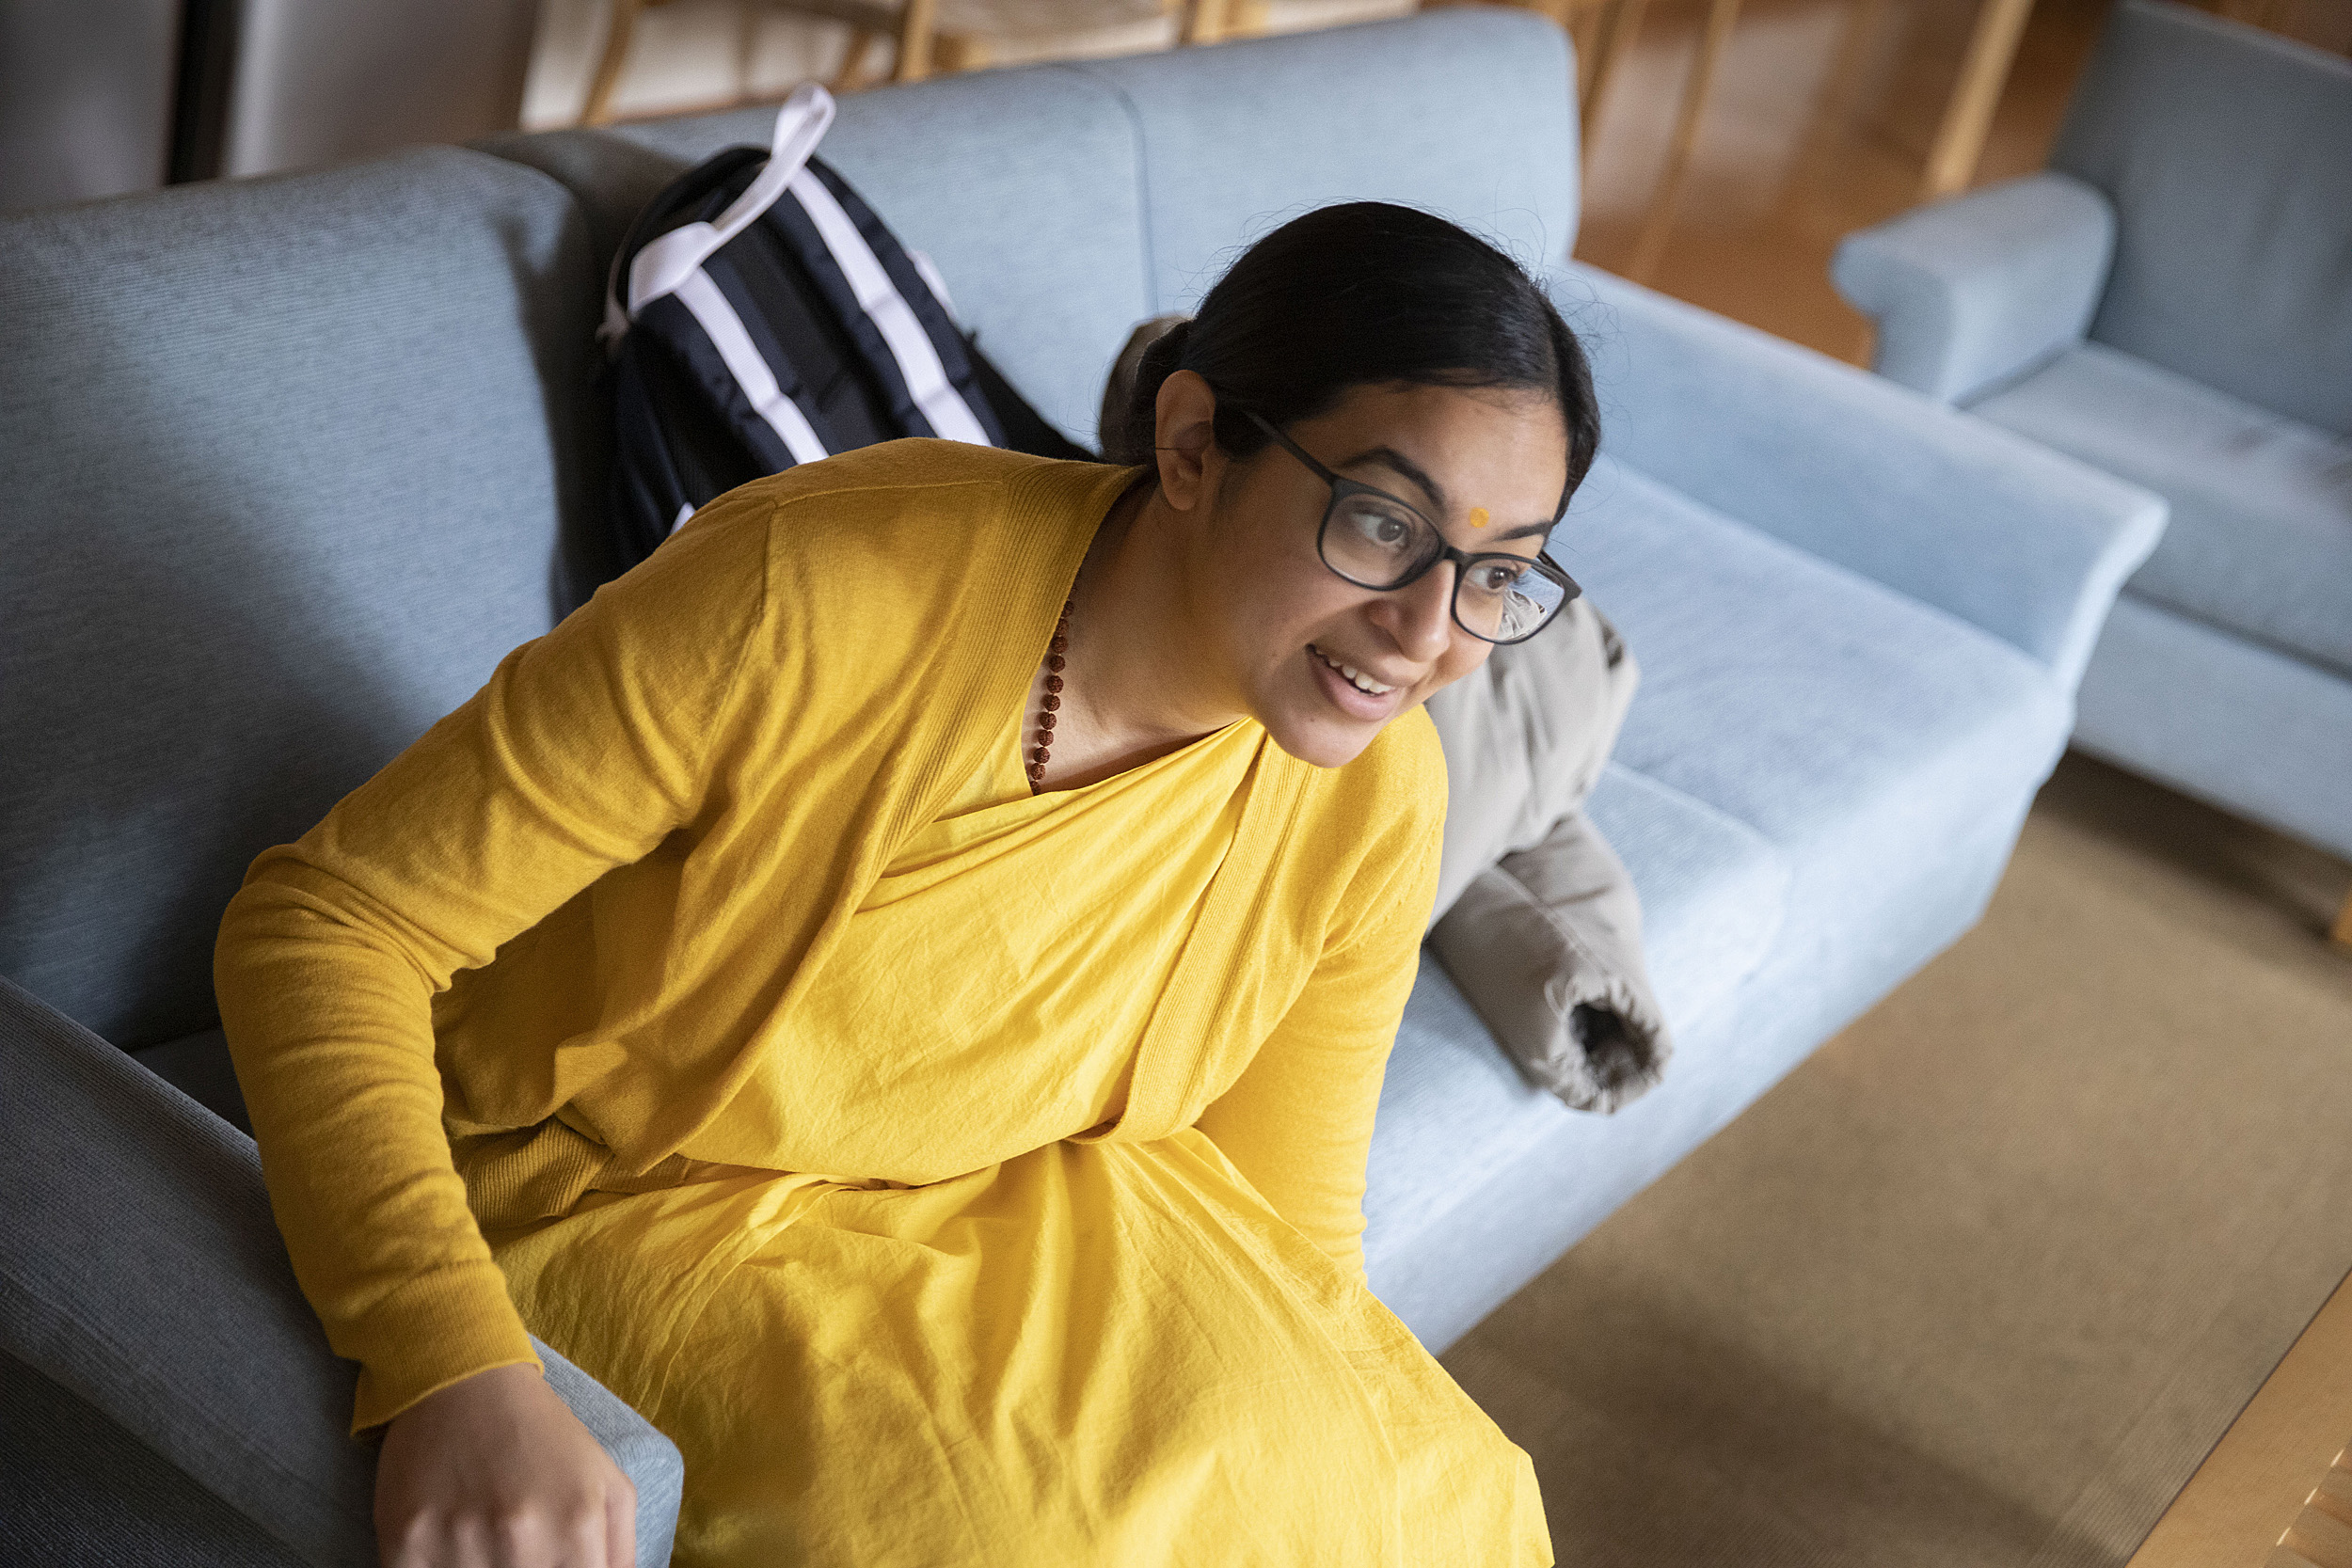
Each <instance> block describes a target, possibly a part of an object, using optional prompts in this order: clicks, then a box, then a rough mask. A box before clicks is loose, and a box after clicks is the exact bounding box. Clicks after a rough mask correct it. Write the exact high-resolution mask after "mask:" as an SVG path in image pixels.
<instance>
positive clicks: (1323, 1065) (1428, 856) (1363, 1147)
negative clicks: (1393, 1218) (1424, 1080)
mask: <svg viewBox="0 0 2352 1568" xmlns="http://www.w3.org/2000/svg"><path fill="white" fill-rule="evenodd" d="M1442 817H1443V803H1442V800H1440V801H1439V803H1438V812H1437V814H1436V816H1433V817H1431V818H1430V819H1429V820H1427V821H1426V822H1425V823H1414V824H1411V825H1410V828H1411V831H1410V832H1406V833H1403V834H1400V835H1399V837H1400V838H1401V840H1402V842H1401V844H1400V846H1399V848H1398V850H1397V851H1396V853H1395V854H1394V855H1393V856H1392V857H1391V862H1390V863H1389V864H1388V865H1387V866H1386V867H1385V868H1384V867H1380V866H1377V865H1373V866H1367V867H1366V868H1365V869H1364V872H1363V873H1362V874H1361V875H1360V876H1359V879H1358V881H1357V883H1356V887H1357V888H1360V889H1362V892H1361V894H1360V895H1359V898H1360V906H1361V907H1359V908H1358V909H1356V910H1353V911H1350V913H1351V915H1352V917H1353V918H1352V919H1350V921H1349V922H1348V923H1347V925H1346V927H1343V930H1342V931H1341V932H1340V933H1338V934H1336V935H1335V936H1334V938H1333V940H1332V941H1331V942H1330V943H1329V944H1328V945H1327V948H1326V950H1325V953H1324V955H1323V957H1322V958H1321V959H1320V961H1318V962H1317V964H1316V966H1315V969H1314V972H1313V974H1311V976H1310V977H1309V979H1308V981H1307V985H1306V987H1305V989H1304V990H1302V991H1301V992H1300V993H1299V996H1298V998H1297V1000H1296V1001H1295V1002H1294V1003H1293V1004H1292V1006H1291V1007H1290V1009H1289V1011H1288V1012H1286V1013H1284V1014H1283V1016H1282V1021H1281V1022H1280V1023H1279V1024H1278V1025H1277V1026H1276V1028H1275V1030H1274V1032H1273V1033H1272V1034H1271V1035H1270V1036H1269V1037H1267V1038H1266V1040H1265V1043H1264V1044H1263V1045H1262V1046H1260V1047H1259V1049H1258V1053H1257V1054H1256V1056H1254V1057H1253V1058H1251V1060H1250V1064H1249V1066H1248V1067H1247V1068H1246V1069H1243V1070H1242V1074H1241V1076H1240V1077H1239V1078H1238V1079H1236V1080H1235V1081H1234V1083H1233V1085H1232V1087H1231V1088H1229V1089H1227V1090H1226V1091H1225V1093H1224V1094H1223V1095H1222V1096H1221V1097H1219V1098H1218V1099H1217V1100H1216V1101H1213V1102H1212V1103H1211V1104H1210V1105H1209V1107H1208V1109H1207V1110H1205V1111H1203V1112H1202V1113H1201V1115H1200V1122H1199V1123H1198V1125H1199V1127H1200V1131H1201V1132H1205V1133H1207V1134H1208V1136H1209V1139H1210V1141H1211V1142H1213V1143H1215V1144H1216V1146H1217V1148H1218V1149H1220V1150H1221V1151H1222V1152H1223V1153H1224V1155H1225V1157H1226V1158H1227V1159H1229V1160H1231V1161H1232V1162H1233V1164H1235V1165H1236V1166H1237V1167H1239V1169H1240V1170H1241V1173H1242V1174H1243V1175H1244V1176H1246V1177H1248V1179H1249V1182H1250V1184H1251V1185H1252V1186H1254V1187H1256V1188H1257V1189H1258V1192H1259V1195H1260V1196H1263V1198H1264V1199H1265V1200H1266V1201H1267V1202H1268V1203H1270V1204H1272V1205H1273V1206H1274V1210H1275V1212H1277V1213H1279V1214H1280V1215H1281V1216H1282V1217H1283V1218H1284V1219H1286V1220H1288V1221H1289V1222H1290V1223H1291V1224H1292V1225H1294V1226H1295V1227H1298V1229H1299V1230H1300V1231H1302V1232H1303V1233H1305V1235H1306V1236H1307V1237H1308V1239H1309V1240H1311V1241H1312V1242H1313V1243H1315V1244H1316V1245H1317V1246H1319V1247H1321V1248H1322V1249H1323V1250H1324V1251H1325V1252H1326V1253H1327V1254H1329V1255H1330V1256H1331V1257H1332V1258H1334V1259H1337V1260H1338V1261H1339V1262H1340V1263H1341V1264H1342V1265H1343V1266H1344V1267H1346V1268H1347V1269H1349V1270H1350V1271H1352V1272H1354V1273H1356V1274H1358V1275H1361V1273H1362V1272H1363V1267H1364V1247H1363V1231H1364V1209H1363V1202H1364V1167H1365V1164H1366V1161H1367V1159H1368V1157H1369V1155H1370V1151H1371V1148H1372V1123H1373V1115H1374V1113H1375V1111H1376V1110H1377V1109H1378V1107H1379V1101H1380V1081H1381V1078H1382V1075H1383V1073H1384V1072H1385V1070H1386V1069H1387V1066H1388V1059H1389V1050H1390V1047H1391V1045H1393V1044H1394V1043H1395V1040H1396V1027H1397V1022H1398V1021H1399V1020H1400V1019H1402V1018H1403V1017H1404V1014H1405V999H1406V996H1408V995H1409V994H1410V993H1411V991H1412V989H1413V977H1414V975H1415V974H1416V973H1417V966H1418V963H1419V957H1420V948H1421V938H1422V927H1424V926H1426V925H1427V924H1428V919H1429V906H1430V902H1431V900H1432V899H1434V898H1435V897H1436V896H1437V889H1438V831H1439V830H1438V823H1439V822H1440V821H1441V820H1442ZM1382 869H1386V870H1387V871H1388V873H1389V874H1388V875H1387V876H1386V877H1382V876H1380V875H1379V872H1380V871H1381V870H1382ZM1353 891H1354V890H1353V889H1352V890H1351V892H1352V893H1353Z"/></svg>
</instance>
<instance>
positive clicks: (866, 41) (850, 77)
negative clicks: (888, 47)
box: [825, 27, 882, 95]
mask: <svg viewBox="0 0 2352 1568" xmlns="http://www.w3.org/2000/svg"><path fill="white" fill-rule="evenodd" d="M881 36H882V35H880V34H879V33H877V32H875V31H874V29H872V28H871V27H852V28H850V47H849V48H848V49H847V50H846V51H844V52H843V54H842V55H841V69H840V70H839V71H835V72H834V78H833V80H832V81H830V82H828V83H826V84H825V87H826V90H827V91H829V92H832V93H834V94H836V95H838V94H842V93H851V92H855V91H857V90H858V88H860V87H864V86H865V85H866V55H869V54H871V53H872V52H873V48H874V40H876V39H877V38H879V37H881Z"/></svg>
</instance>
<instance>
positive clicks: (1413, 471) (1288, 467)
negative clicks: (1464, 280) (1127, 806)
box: [1161, 372, 1567, 768]
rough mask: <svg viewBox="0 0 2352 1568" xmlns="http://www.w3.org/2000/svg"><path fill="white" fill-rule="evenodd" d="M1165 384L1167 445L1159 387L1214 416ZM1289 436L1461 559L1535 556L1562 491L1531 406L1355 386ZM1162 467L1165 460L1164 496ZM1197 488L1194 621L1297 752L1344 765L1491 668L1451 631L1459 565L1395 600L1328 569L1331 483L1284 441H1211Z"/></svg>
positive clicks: (1233, 684) (1516, 400) (1562, 443)
mask: <svg viewBox="0 0 2352 1568" xmlns="http://www.w3.org/2000/svg"><path fill="white" fill-rule="evenodd" d="M1168 379H1169V386H1168V388H1163V393H1162V404H1161V413H1162V416H1163V418H1162V422H1161V429H1162V432H1163V436H1164V437H1165V436H1169V435H1174V434H1176V433H1175V432H1172V431H1170V430H1169V423H1170V421H1169V420H1168V419H1167V416H1168V414H1169V413H1170V412H1171V409H1170V408H1169V406H1168V404H1169V403H1170V401H1171V400H1170V399H1169V397H1168V393H1169V392H1171V391H1173V392H1175V393H1177V394H1178V395H1177V399H1176V400H1175V401H1178V402H1180V403H1192V402H1198V403H1200V404H1204V405H1206V406H1207V407H1208V408H1213V407H1214V402H1213V394H1211V393H1210V392H1209V390H1208V386H1207V383H1205V382H1202V381H1201V380H1200V378H1199V377H1198V376H1195V375H1192V374H1190V373H1189V372H1180V373H1179V375H1177V376H1171V377H1169V378H1168ZM1180 380H1182V381H1185V382H1189V383H1191V384H1192V385H1191V386H1189V387H1184V388H1179V387H1177V386H1176V385H1175V384H1176V383H1177V382H1179V381H1180ZM1284 434H1285V435H1287V436H1290V438H1291V439H1292V440H1293V441H1294V442H1295V443H1296V444H1297V446H1298V447H1299V448H1300V449H1301V450H1302V451H1305V452H1307V453H1308V455H1310V456H1311V457H1313V458H1314V459H1315V460H1316V461H1318V462H1320V463H1321V464H1323V466H1324V467H1327V468H1329V469H1331V470H1332V471H1333V472H1335V473H1337V474H1339V475H1340V476H1341V477H1342V478H1343V479H1350V480H1354V481H1356V482H1358V483H1362V484H1367V485H1371V486H1373V487H1374V488H1375V489H1378V490H1382V491H1385V492H1387V493H1388V494H1389V495H1390V496H1392V497H1394V498H1395V499H1399V500H1402V501H1405V502H1406V503H1407V504H1408V505H1410V506H1412V507H1413V508H1414V509H1415V510H1416V511H1418V512H1420V513H1421V514H1422V515H1423V516H1425V517H1427V518H1429V519H1430V520H1431V521H1432V522H1434V523H1436V524H1437V525H1438V531H1440V532H1441V533H1443V534H1444V536H1445V539H1446V542H1447V543H1448V544H1451V545H1453V546H1454V547H1455V548H1457V549H1460V550H1464V551H1474V552H1486V551H1507V552H1509V553H1512V554H1515V555H1523V556H1529V557H1533V556H1534V554H1535V553H1536V552H1537V551H1538V550H1540V549H1541V548H1542V547H1543V544H1544V535H1545V534H1546V532H1548V531H1549V528H1550V526H1551V522H1552V516H1553V513H1554V511H1555V510H1556V509H1557V507H1558V506H1559V503H1560V491H1561V489H1562V487H1563V486H1564V485H1565V483H1566V482H1567V429H1566V424H1565V420H1563V419H1562V417H1561V414H1560V410H1559V408H1558V406H1557V405H1556V404H1554V403H1553V402H1552V401H1551V400H1550V399H1549V398H1548V397H1545V396H1542V395H1540V394H1532V393H1527V392H1499V391H1493V390H1464V389H1462V388H1450V387H1405V386H1390V387H1359V388H1355V389H1354V390H1353V391H1351V392H1350V393H1349V394H1348V396H1347V398H1346V399H1345V401H1343V403H1341V404H1340V405H1339V406H1338V407H1336V408H1334V409H1332V410H1331V411H1330V412H1328V413H1327V414H1324V415H1321V416H1319V417H1317V418H1315V419H1312V420H1302V421H1300V422H1299V423H1297V424H1295V425H1294V426H1292V427H1291V428H1290V429H1288V430H1287V431H1285V432H1284ZM1172 466H1178V465H1171V464H1170V463H1169V462H1168V461H1167V460H1166V459H1165V458H1164V460H1163V463H1162V469H1163V485H1164V487H1165V485H1166V484H1167V481H1168V477H1169V476H1168V473H1167V470H1168V468H1169V467H1172ZM1193 475H1197V481H1196V483H1197V485H1198V492H1197V497H1196V498H1195V506H1194V507H1186V508H1184V510H1185V511H1186V512H1188V513H1190V514H1191V515H1192V516H1193V520H1194V526H1193V529H1192V537H1191V540H1190V542H1189V543H1190V549H1189V551H1188V554H1189V557H1190V559H1189V561H1188V567H1189V569H1188V570H1187V572H1186V574H1185V576H1186V578H1187V582H1188V592H1189V595H1190V597H1191V598H1192V600H1193V603H1192V604H1191V605H1190V606H1189V607H1188V608H1189V610H1190V615H1189V619H1191V620H1192V622H1193V624H1194V626H1196V627H1197V628H1198V629H1199V630H1200V632H1201V633H1202V634H1203V635H1204V637H1205V638H1206V640H1207V641H1209V643H1210V644H1211V646H1210V647H1209V648H1208V649H1206V650H1204V652H1207V653H1209V654H1210V655H1211V656H1212V658H1213V660H1214V662H1215V663H1216V665H1217V666H1219V667H1220V670H1219V673H1220V674H1221V675H1222V677H1223V684H1227V685H1229V687H1230V689H1231V692H1232V697H1234V698H1237V699H1238V700H1239V701H1240V703H1241V704H1242V705H1243V706H1244V707H1245V709H1246V711H1248V713H1249V715H1250V716H1251V717H1253V718H1255V719H1256V720H1257V721H1259V722H1260V723H1262V724H1263V725H1264V726H1265V728H1266V730H1267V732H1268V733H1269V734H1271V735H1272V736H1273V737H1274V739H1275V742H1276V743H1277V744H1278V745H1279V746H1280V747H1281V748H1282V749H1283V750H1284V751H1286V752H1290V753H1291V754H1292V755H1293V756H1295V757H1297V758H1299V759H1300V760H1302V761H1305V762H1310V763H1313V764H1315V765H1316V766H1318V767H1322V768H1336V767H1339V766H1340V765H1341V764H1343V763H1345V762H1348V761H1350V760H1352V759H1353V758H1354V757H1355V756H1356V755H1357V753H1359V752H1361V751H1362V750H1363V749H1364V748H1365V746H1367V745H1369V744H1370V743H1371V741H1372V737H1373V736H1375V735H1377V734H1378V733H1379V731H1380V727H1381V726H1382V725H1383V724H1386V723H1387V722H1388V721H1390V720H1391V719H1394V718H1395V717H1396V716H1397V715H1399V714H1401V713H1405V712H1407V711H1408V710H1410V709H1411V708H1412V707H1413V706H1415V705H1417V704H1419V703H1421V702H1422V701H1424V700H1426V699H1427V698H1428V696H1429V694H1430V693H1431V692H1433V691H1436V690H1437V689H1439V688H1440V687H1443V686H1445V685H1447V684H1448V683H1450V682H1453V681H1457V680H1459V679H1461V678H1462V677H1463V676H1464V675H1466V674H1468V673H1470V672H1471V671H1472V670H1475V669H1477V668H1478V666H1479V665H1480V664H1482V663H1484V662H1485V660H1486V655H1487V652H1488V651H1489V650H1490V649H1491V648H1492V647H1493V644H1492V643H1490V642H1487V641H1483V640H1482V639H1480V638H1477V637H1473V636H1472V635H1470V633H1469V632H1468V631H1465V630H1464V629H1462V627H1461V626H1460V625H1459V624H1458V623H1457V622H1456V621H1455V620H1454V614H1453V606H1452V596H1453V593H1454V577H1455V573H1456V570H1457V568H1456V566H1455V564H1454V562H1449V561H1441V562H1438V564H1437V565H1436V566H1434V567H1432V568H1431V569H1430V570H1429V571H1428V572H1427V573H1426V574H1425V575H1424V576H1422V578H1420V579H1419V580H1418V581H1415V582H1413V583H1411V584H1409V585H1407V586H1406V587H1404V588H1400V589H1393V590H1390V591H1388V592H1381V591H1379V590H1375V589H1370V588H1359V587H1358V586H1357V585H1356V584H1354V583H1352V582H1349V581H1348V580H1347V579H1345V578H1342V577H1340V576H1339V575H1338V574H1337V573H1335V572H1333V571H1332V570H1330V568H1328V567H1327V566H1326V565H1325V564H1324V563H1323V560H1322V557H1321V555H1320V554H1319V553H1318V551H1317V547H1316V533H1317V530H1318V528H1319V526H1320V525H1321V523H1322V521H1323V516H1324V512H1325V509H1326V508H1327V505H1328V504H1329V502H1330V499H1331V488H1330V486H1329V485H1328V484H1327V483H1325V482H1324V481H1323V480H1322V479H1321V478H1319V477H1318V476H1317V475H1316V474H1315V473H1314V472H1313V470H1311V468H1309V467H1307V466H1306V465H1305V464H1303V463H1301V462H1300V461H1299V460H1298V459H1297V458H1296V457H1295V456H1293V455H1292V454H1291V453H1290V452H1288V451H1284V450H1282V448H1281V447H1280V446H1279V445H1276V444H1269V445H1268V446H1267V447H1266V448H1265V449H1264V450H1263V451H1260V452H1259V453H1258V454H1257V455H1255V456H1253V457H1250V458H1248V459H1247V460H1245V461H1242V462H1238V463H1235V462H1227V461H1224V460H1223V458H1222V454H1221V452H1220V451H1218V450H1217V449H1216V448H1215V447H1214V446H1211V447H1210V448H1209V449H1208V450H1207V451H1204V452H1201V453H1200V458H1199V463H1198V467H1197V468H1194V469H1191V470H1190V473H1188V474H1187V475H1186V477H1188V478H1189V477H1192V476H1193ZM1170 499H1171V500H1174V499H1177V498H1176V497H1174V496H1172V495H1171V497H1170ZM1333 526H1334V527H1337V526H1339V525H1338V524H1337V523H1335V524H1334V525H1333ZM1350 672H1353V673H1352V674H1351V673H1350Z"/></svg>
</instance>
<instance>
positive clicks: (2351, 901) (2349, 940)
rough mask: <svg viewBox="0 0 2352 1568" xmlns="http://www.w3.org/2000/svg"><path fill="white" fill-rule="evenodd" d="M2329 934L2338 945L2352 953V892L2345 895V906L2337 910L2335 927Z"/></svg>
mask: <svg viewBox="0 0 2352 1568" xmlns="http://www.w3.org/2000/svg"><path fill="white" fill-rule="evenodd" d="M2328 938H2329V939H2330V940H2331V941H2333V942H2335V944H2336V945H2337V946H2339V947H2341V948H2343V949H2344V951H2345V952H2347V953H2352V893H2347V894H2345V895H2344V908H2342V909H2340V910H2338V911H2336V927H2335V929H2334V930H2332V931H2329V932H2328Z"/></svg>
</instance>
